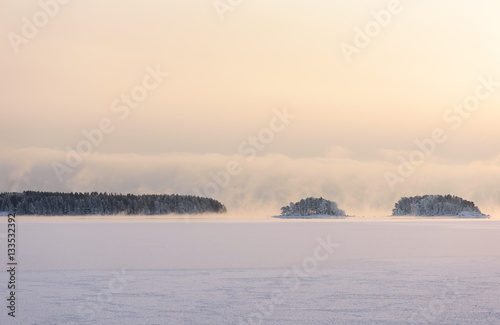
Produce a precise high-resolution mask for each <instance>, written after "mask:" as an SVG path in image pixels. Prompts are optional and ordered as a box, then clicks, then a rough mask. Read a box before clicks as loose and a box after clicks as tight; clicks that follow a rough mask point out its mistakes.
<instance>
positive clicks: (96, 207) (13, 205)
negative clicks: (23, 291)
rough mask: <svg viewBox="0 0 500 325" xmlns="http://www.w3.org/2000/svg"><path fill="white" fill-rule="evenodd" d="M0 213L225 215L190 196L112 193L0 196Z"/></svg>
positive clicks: (222, 208)
mask: <svg viewBox="0 0 500 325" xmlns="http://www.w3.org/2000/svg"><path fill="white" fill-rule="evenodd" d="M0 211H7V212H14V211H17V214H19V215H43V216H47V215H51V216H62V215H114V214H125V215H163V214H172V213H173V214H198V213H224V212H226V207H225V206H224V205H223V204H222V203H220V202H219V201H217V200H214V199H209V198H202V197H198V196H192V195H175V194H174V195H166V194H160V195H149V194H148V195H132V194H127V195H123V194H111V193H97V192H92V193H59V192H35V191H26V192H23V193H0Z"/></svg>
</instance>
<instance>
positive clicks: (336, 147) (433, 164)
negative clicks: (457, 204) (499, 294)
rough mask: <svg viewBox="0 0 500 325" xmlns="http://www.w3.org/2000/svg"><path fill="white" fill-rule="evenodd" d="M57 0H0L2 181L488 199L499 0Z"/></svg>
mask: <svg viewBox="0 0 500 325" xmlns="http://www.w3.org/2000/svg"><path fill="white" fill-rule="evenodd" d="M66 1H67V0H66ZM61 2H64V1H62V0H61ZM67 2H68V3H67V4H58V5H57V6H54V4H55V3H57V2H56V1H55V0H52V1H49V0H42V3H47V5H45V6H41V5H40V4H39V2H38V1H35V0H30V1H6V0H0V33H1V34H2V35H4V36H3V38H2V39H3V41H2V42H1V43H0V69H1V70H0V71H1V73H0V103H1V106H0V109H1V110H2V111H1V113H2V115H1V116H2V118H1V119H0V134H1V137H0V153H1V156H0V171H1V174H0V190H1V191H23V190H29V189H32V190H51V191H55V190H57V191H94V190H96V191H107V192H120V193H178V194H199V193H200V192H201V193H202V194H204V195H205V194H206V195H207V196H212V197H214V198H216V199H219V200H220V201H222V202H223V203H225V204H226V205H227V206H228V208H229V209H230V210H231V209H233V210H234V211H236V210H239V211H240V210H245V209H248V208H249V207H250V206H253V208H252V209H253V210H262V209H269V210H268V211H274V210H273V209H277V208H279V207H280V206H281V205H284V204H288V202H290V201H296V200H299V199H300V198H304V197H306V196H310V195H314V196H323V197H325V198H328V199H331V200H334V201H337V202H338V203H339V207H340V208H341V209H344V210H346V212H347V213H351V214H381V215H384V214H385V215H388V214H390V210H391V209H392V207H393V205H394V202H395V201H396V200H397V199H398V198H399V197H400V196H401V195H422V194H426V193H429V194H446V193H451V194H456V195H460V196H463V197H464V198H466V199H472V200H474V201H475V202H476V203H477V204H478V205H479V207H480V208H482V210H484V211H483V212H487V213H488V212H490V213H493V212H494V211H495V210H496V209H497V208H498V207H499V206H500V188H499V186H498V184H499V183H500V150H499V148H500V128H499V127H498V125H499V121H500V42H499V41H498V40H499V39H500V20H499V19H498V15H499V14H500V3H499V2H498V1H494V0H478V1H466V0H461V1H456V0H454V1H451V0H448V1H424V0H419V1H410V0H401V1H399V2H397V1H395V0H392V1H367V0H366V1H361V0H356V1H339V0H312V1H311V0H309V1H292V0H273V1H263V0H242V1H239V2H238V1H235V0H233V1H227V0H221V1H213V0H203V1H201V0H191V1H173V0H167V1H159V0H157V1H153V0H146V1H131V0H126V1H95V0H86V1H76V0H73V1H67ZM231 3H232V5H231ZM43 7H45V9H44V8H43ZM44 10H45V11H44ZM45 12H49V14H47V13H45ZM360 31H361V32H360ZM127 98H129V99H128V102H127ZM134 98H135V99H134ZM464 101H465V106H466V107H463V106H464ZM467 107H468V108H467ZM286 116H289V118H288V119H287V118H286ZM292 116H293V117H292ZM100 127H101V129H102V131H99V132H101V134H102V137H100V136H99V135H98V133H96V132H94V133H92V130H93V129H99V128H100ZM436 129H438V131H436V132H437V133H434V132H435V130H436ZM85 131H87V132H90V134H93V135H94V136H95V137H94V138H93V140H94V143H91V142H90V141H88V139H87V137H86V136H85V135H84V133H85ZM104 131H105V132H104ZM433 135H434V136H435V140H430V141H432V144H430V142H425V141H424V143H427V147H425V146H423V147H421V148H424V149H421V148H420V149H419V146H418V145H417V144H416V143H415V141H417V142H418V141H420V143H422V140H423V139H429V138H431V137H432V136H433ZM249 137H250V138H249ZM253 137H255V138H253ZM259 137H260V138H259ZM252 139H254V140H252ZM82 141H87V146H85V144H80V143H82ZM252 141H257V142H256V143H255V142H252ZM79 144H80V149H82V150H83V149H86V150H89V151H90V153H89V154H80V157H81V160H78V159H76V160H74V161H70V162H72V163H73V165H70V163H68V161H67V158H68V157H67V156H68V152H69V150H70V149H73V150H77V148H78V145H79ZM88 144H90V147H89V146H88ZM426 149H427V151H428V152H426V151H425V150H426ZM415 150H418V152H419V153H414V154H413V155H412V154H411V153H412V151H413V152H415ZM254 152H256V153H257V157H256V158H255V159H254V158H253V154H254ZM80 153H81V152H80ZM422 157H424V158H423V160H422V161H420V160H419V159H420V158H422ZM401 158H403V159H405V160H408V159H410V158H418V159H416V160H414V162H415V164H413V163H408V164H406V165H405V167H408V166H411V168H413V169H414V170H413V169H412V170H411V171H410V172H407V173H405V172H404V168H403V169H401V168H402V166H401V161H402V160H401ZM228 164H229V165H228ZM235 164H237V165H235ZM228 166H229V167H228ZM56 167H57V168H58V170H59V172H57V171H55V168H56ZM57 168H56V169H57ZM228 168H229V169H231V171H232V172H233V174H234V175H230V177H229V179H226V178H225V176H224V175H225V174H224V173H226V172H228ZM411 168H410V169H411ZM221 171H224V172H223V173H221ZM402 171H403V172H402ZM210 175H212V176H214V175H219V182H220V183H221V184H224V186H221V185H217V188H216V187H215V186H212V185H213V184H216V182H215V180H214V177H211V176H210ZM388 177H389V178H388ZM210 183H212V185H207V184H210ZM226 183H227V185H226ZM499 210H500V209H499ZM276 212H279V211H276Z"/></svg>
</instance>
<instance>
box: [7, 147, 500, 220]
mask: <svg viewBox="0 0 500 325" xmlns="http://www.w3.org/2000/svg"><path fill="white" fill-rule="evenodd" d="M2 152H3V153H2V157H3V159H2V161H1V162H0V184H1V185H0V191H24V190H36V191H64V192H69V191H78V192H86V191H88V192H92V191H98V192H111V193H115V192H116V193H124V194H126V193H132V194H188V195H199V194H200V192H201V194H204V193H207V194H208V195H207V196H209V197H212V198H215V199H217V200H219V201H221V202H222V203H223V204H224V205H226V207H227V208H228V213H229V214H231V213H233V214H244V215H248V216H251V217H259V216H266V214H267V216H269V215H273V214H275V213H276V211H279V209H280V207H281V206H283V205H286V204H288V203H289V202H296V201H299V200H300V199H302V198H304V197H311V196H312V197H326V198H329V199H330V200H333V201H335V202H337V203H338V204H339V206H341V207H342V209H344V210H346V211H349V214H352V215H358V216H363V215H365V216H373V215H384V216H388V215H390V214H391V209H392V208H393V206H394V202H396V201H397V200H398V199H399V198H400V197H402V196H414V195H425V194H447V193H450V194H453V195H458V196H461V197H466V198H468V199H470V200H473V201H474V202H475V203H476V204H477V205H478V206H480V207H481V210H482V211H483V212H484V213H486V214H490V215H492V217H493V218H495V212H496V211H498V210H499V205H500V204H499V203H500V188H499V187H498V184H499V181H500V156H498V157H496V158H495V159H492V160H484V161H475V162H471V163H464V164H456V163H455V164H451V163H447V162H446V161H442V160H433V159H430V160H429V162H427V163H425V164H424V165H422V166H419V167H417V168H416V169H415V172H414V173H413V175H411V176H410V177H408V178H406V179H405V181H404V182H402V183H399V184H397V186H396V187H395V190H394V191H391V189H390V187H389V186H388V184H387V182H386V180H385V178H384V173H385V172H386V171H392V172H395V171H397V167H398V166H397V165H396V163H395V161H397V159H395V158H394V155H395V154H396V153H394V154H392V155H391V154H390V153H387V152H381V153H380V154H379V159H377V160H363V159H359V158H353V157H349V155H348V154H347V153H346V152H345V151H342V150H340V149H338V148H337V149H335V150H334V151H333V153H329V154H328V155H326V156H324V157H316V158H290V157H287V156H284V155H280V154H268V155H264V156H258V157H257V158H255V159H254V160H252V161H248V160H247V159H246V158H245V157H242V156H239V155H221V154H206V155H205V154H161V155H160V154H158V155H149V156H147V155H136V154H101V153H98V152H96V153H93V154H91V155H89V156H87V157H84V159H83V162H82V163H81V164H80V165H79V166H77V167H76V168H74V169H73V170H72V172H68V173H66V174H65V175H64V178H63V181H62V182H59V180H58V179H57V177H56V175H55V173H54V171H53V169H52V167H51V163H52V162H53V161H59V162H64V159H65V151H63V150H53V149H45V148H26V149H15V150H11V149H6V148H3V150H2ZM335 153H339V154H338V156H337V155H336V154H335ZM229 161H236V162H238V164H239V168H240V169H241V170H240V173H239V174H238V175H234V176H230V179H229V181H228V182H227V186H225V187H224V188H222V187H221V186H217V188H218V190H217V191H215V190H214V186H213V185H212V186H211V187H210V186H209V187H207V184H209V183H213V184H215V181H214V180H213V178H212V177H211V176H210V173H212V175H217V174H218V173H219V175H220V172H221V171H224V170H226V165H227V163H228V162H229ZM207 189H209V190H207Z"/></svg>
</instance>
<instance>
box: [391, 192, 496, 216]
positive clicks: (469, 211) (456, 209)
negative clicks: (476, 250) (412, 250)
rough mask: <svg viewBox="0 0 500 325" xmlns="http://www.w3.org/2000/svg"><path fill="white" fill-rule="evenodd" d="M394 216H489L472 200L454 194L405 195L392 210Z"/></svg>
mask: <svg viewBox="0 0 500 325" xmlns="http://www.w3.org/2000/svg"><path fill="white" fill-rule="evenodd" d="M392 215H393V216H427V217H433V216H449V217H459V218H487V217H488V216H487V215H485V214H483V213H482V212H481V211H480V210H479V208H478V207H477V206H476V205H475V204H474V202H472V201H467V200H464V199H462V198H460V197H458V196H453V195H449V194H448V195H424V196H413V197H403V198H401V199H400V200H399V201H398V202H397V203H396V204H395V207H394V209H393V210H392Z"/></svg>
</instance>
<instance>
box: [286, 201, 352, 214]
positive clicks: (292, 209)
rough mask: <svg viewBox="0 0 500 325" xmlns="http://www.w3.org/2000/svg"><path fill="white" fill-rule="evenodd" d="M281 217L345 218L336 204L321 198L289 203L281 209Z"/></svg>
mask: <svg viewBox="0 0 500 325" xmlns="http://www.w3.org/2000/svg"><path fill="white" fill-rule="evenodd" d="M281 215H282V216H311V215H331V216H345V215H346V214H345V212H344V211H342V210H340V209H339V208H338V206H337V203H335V202H333V201H329V200H325V199H323V198H322V197H320V198H319V199H318V198H313V197H309V198H307V199H302V200H300V201H299V202H296V203H293V202H290V204H289V205H287V206H284V207H282V208H281Z"/></svg>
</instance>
